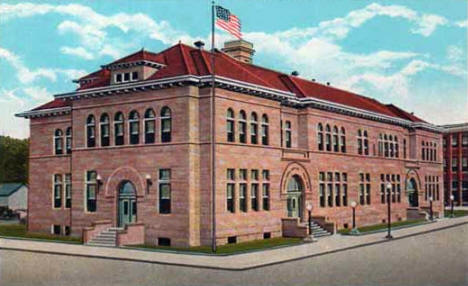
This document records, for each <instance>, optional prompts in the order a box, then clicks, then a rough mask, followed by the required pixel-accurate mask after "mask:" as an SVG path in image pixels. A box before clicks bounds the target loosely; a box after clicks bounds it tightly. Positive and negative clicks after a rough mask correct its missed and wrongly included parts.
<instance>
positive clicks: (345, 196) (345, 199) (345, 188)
mask: <svg viewBox="0 0 468 286" xmlns="http://www.w3.org/2000/svg"><path fill="white" fill-rule="evenodd" d="M345 178H346V177H345V176H343V181H344V182H343V206H344V207H346V206H348V184H347V183H346V181H345V180H346V179H345Z"/></svg>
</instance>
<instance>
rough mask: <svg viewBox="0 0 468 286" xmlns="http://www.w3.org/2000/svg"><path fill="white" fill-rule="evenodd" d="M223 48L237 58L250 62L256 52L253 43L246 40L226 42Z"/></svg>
mask: <svg viewBox="0 0 468 286" xmlns="http://www.w3.org/2000/svg"><path fill="white" fill-rule="evenodd" d="M221 50H222V51H223V52H225V53H226V54H228V55H230V56H231V57H233V58H235V59H236V60H238V61H241V62H244V63H248V64H251V63H252V56H253V54H254V53H255V50H254V49H253V44H252V43H250V42H247V41H245V40H235V41H229V42H225V43H224V48H222V49H221Z"/></svg>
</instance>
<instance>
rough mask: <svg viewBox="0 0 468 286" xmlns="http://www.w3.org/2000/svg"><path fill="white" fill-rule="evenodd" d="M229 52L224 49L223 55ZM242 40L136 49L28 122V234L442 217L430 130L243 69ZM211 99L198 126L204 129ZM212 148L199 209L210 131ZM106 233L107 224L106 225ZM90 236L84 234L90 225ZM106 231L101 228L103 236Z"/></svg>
mask: <svg viewBox="0 0 468 286" xmlns="http://www.w3.org/2000/svg"><path fill="white" fill-rule="evenodd" d="M231 55H232V56H231ZM252 55H253V46H252V45H251V44H250V43H246V42H245V41H237V42H230V43H228V44H227V45H226V49H225V52H222V51H216V52H215V56H216V61H215V62H216V69H215V70H216V80H215V82H216V97H215V101H214V106H211V105H210V104H211V99H212V97H211V90H212V89H211V83H212V77H211V65H210V58H211V54H210V53H209V52H208V51H205V50H204V49H203V45H202V44H201V43H200V42H198V43H197V47H190V46H187V45H183V44H177V45H175V46H172V47H170V48H168V49H166V50H164V51H162V52H160V53H152V52H148V51H145V50H141V51H138V52H136V53H134V54H132V55H129V56H127V57H125V58H122V59H119V60H117V61H115V62H112V63H110V64H107V65H104V66H102V68H101V69H100V70H98V71H96V72H93V73H91V74H89V75H87V76H85V77H82V78H80V79H78V80H77V83H79V87H78V89H77V90H76V91H73V92H69V93H65V94H59V95H56V96H55V99H54V100H53V101H52V102H49V103H47V104H45V105H43V106H40V107H38V108H36V109H33V110H31V111H27V112H24V113H22V114H20V115H19V116H24V117H26V118H30V119H31V121H30V128H31V140H30V144H31V148H30V150H31V152H30V168H29V170H30V176H29V183H30V187H31V192H30V193H31V195H30V200H29V208H30V216H29V223H28V227H29V230H31V231H43V232H46V231H52V232H53V233H55V234H65V235H74V236H81V235H82V232H83V231H85V235H84V237H85V238H86V239H88V238H89V239H95V240H96V239H97V241H96V242H98V243H101V242H102V243H104V242H106V239H105V237H110V236H112V235H111V233H110V232H112V230H113V229H115V227H124V228H125V230H124V231H122V232H119V233H120V234H117V237H116V238H115V239H116V240H117V244H125V243H143V242H145V243H148V244H160V245H175V246H195V245H209V244H210V243H211V240H212V233H213V232H214V231H215V230H214V229H213V228H212V222H213V220H215V226H216V231H215V235H216V240H217V241H218V243H219V244H224V243H234V242H239V241H246V240H252V239H262V238H269V237H275V236H281V235H293V236H294V235H296V236H303V235H304V234H305V230H306V228H305V221H306V219H307V217H306V213H307V210H306V206H307V204H311V205H312V207H313V210H312V215H313V219H314V221H315V222H316V223H317V224H319V225H320V226H321V227H322V228H323V229H324V230H327V231H329V232H333V230H334V229H335V228H347V227H350V226H351V221H352V215H351V214H352V211H351V207H350V202H351V201H356V202H357V203H358V207H357V210H356V211H357V223H358V225H366V224H376V223H382V222H385V221H386V219H387V207H386V203H387V202H388V200H387V196H386V192H387V186H389V191H390V192H391V194H390V202H391V203H392V205H393V206H392V219H393V220H395V221H397V220H405V219H407V218H408V217H419V216H421V215H424V213H425V212H427V209H428V207H429V201H430V198H432V199H433V200H434V204H433V205H434V211H435V212H436V214H440V215H442V213H443V212H442V208H443V193H442V192H441V191H440V186H441V184H442V176H443V173H442V152H441V145H442V135H441V129H440V128H439V127H437V126H434V125H432V124H429V123H427V122H425V121H423V120H422V119H420V118H418V117H416V116H415V115H413V114H411V113H408V112H405V111H404V110H402V109H400V108H398V107H396V106H394V105H391V104H382V103H380V102H378V101H376V100H374V99H371V98H368V97H364V96H361V95H358V94H354V93H351V92H347V91H344V90H340V89H337V88H334V87H332V86H330V85H329V84H326V85H324V84H319V83H316V82H314V81H309V80H306V79H303V78H301V77H299V76H298V74H297V73H293V74H291V75H289V74H284V73H280V72H277V71H273V70H270V69H266V68H263V67H260V66H256V65H254V64H252V63H251V62H252ZM211 107H213V109H214V114H215V115H214V120H213V122H214V128H213V132H211V122H212V117H211V114H210V110H211ZM212 136H214V138H213V139H214V141H215V148H214V150H215V151H214V156H215V169H214V174H215V176H214V179H215V185H214V186H215V190H216V192H215V197H214V199H215V206H216V208H215V218H214V217H213V212H212V207H213V203H214V201H213V196H212V188H211V181H212V175H211V174H212V172H211V171H212V168H211V165H210V156H211V153H210V152H211V143H210V142H211V139H212ZM111 227H114V228H111ZM103 232H104V233H105V235H102V237H100V234H101V233H103ZM113 239H114V237H112V240H113Z"/></svg>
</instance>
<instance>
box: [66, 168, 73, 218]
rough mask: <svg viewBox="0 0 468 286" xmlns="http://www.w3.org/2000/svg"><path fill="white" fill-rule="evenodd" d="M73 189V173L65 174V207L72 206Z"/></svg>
mask: <svg viewBox="0 0 468 286" xmlns="http://www.w3.org/2000/svg"><path fill="white" fill-rule="evenodd" d="M71 190H72V179H71V174H65V196H64V197H65V208H67V209H68V208H71Z"/></svg>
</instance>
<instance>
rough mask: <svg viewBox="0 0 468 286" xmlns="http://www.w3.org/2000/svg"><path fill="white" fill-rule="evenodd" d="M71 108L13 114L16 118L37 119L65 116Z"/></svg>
mask: <svg viewBox="0 0 468 286" xmlns="http://www.w3.org/2000/svg"><path fill="white" fill-rule="evenodd" d="M70 112H71V107H69V106H66V107H58V108H49V109H41V110H30V111H25V112H21V113H17V114H15V116H17V117H24V118H37V117H46V116H57V115H66V114H70Z"/></svg>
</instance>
